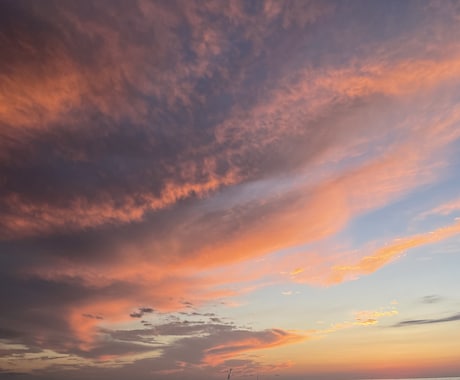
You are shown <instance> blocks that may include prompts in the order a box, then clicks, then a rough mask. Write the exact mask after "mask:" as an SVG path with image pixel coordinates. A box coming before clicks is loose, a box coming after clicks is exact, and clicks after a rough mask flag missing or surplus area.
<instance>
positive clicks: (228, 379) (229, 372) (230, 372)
mask: <svg viewBox="0 0 460 380" xmlns="http://www.w3.org/2000/svg"><path fill="white" fill-rule="evenodd" d="M231 375H232V369H231V368H230V371H228V376H227V380H230V376H231Z"/></svg>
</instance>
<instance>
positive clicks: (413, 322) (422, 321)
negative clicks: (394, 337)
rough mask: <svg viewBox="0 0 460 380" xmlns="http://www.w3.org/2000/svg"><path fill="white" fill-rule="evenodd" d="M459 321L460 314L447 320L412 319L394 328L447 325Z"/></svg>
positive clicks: (446, 318)
mask: <svg viewBox="0 0 460 380" xmlns="http://www.w3.org/2000/svg"><path fill="white" fill-rule="evenodd" d="M459 320H460V314H454V315H451V316H450V317H445V318H434V319H412V320H406V321H401V322H399V323H398V324H396V325H394V327H404V326H414V325H430V324H434V323H447V322H455V321H459Z"/></svg>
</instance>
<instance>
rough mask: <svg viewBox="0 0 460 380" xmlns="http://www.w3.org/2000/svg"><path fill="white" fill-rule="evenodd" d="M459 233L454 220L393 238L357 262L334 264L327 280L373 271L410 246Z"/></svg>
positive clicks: (337, 281)
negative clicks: (432, 229)
mask: <svg viewBox="0 0 460 380" xmlns="http://www.w3.org/2000/svg"><path fill="white" fill-rule="evenodd" d="M459 233H460V223H458V222H456V223H453V224H451V225H449V226H447V227H441V228H439V229H436V230H434V231H430V232H428V233H425V234H420V235H415V236H411V237H406V238H401V239H398V240H395V241H394V242H393V243H391V244H389V245H387V246H385V247H382V248H380V249H378V250H377V251H375V252H374V253H373V254H372V255H367V256H364V257H363V258H362V259H360V260H359V262H358V263H357V264H352V265H338V266H335V267H334V268H333V269H332V274H331V277H330V279H329V281H330V283H333V284H335V283H339V282H342V281H344V280H345V279H346V278H350V277H354V276H357V275H362V274H369V273H373V272H374V271H376V270H378V269H380V268H381V267H382V266H384V265H386V264H387V263H389V262H391V261H392V260H394V259H396V258H398V257H399V256H400V255H402V254H403V253H405V252H406V251H407V250H409V249H411V248H416V247H419V246H422V245H425V244H432V243H435V242H438V241H441V240H444V239H447V238H449V237H452V236H455V235H457V234H459Z"/></svg>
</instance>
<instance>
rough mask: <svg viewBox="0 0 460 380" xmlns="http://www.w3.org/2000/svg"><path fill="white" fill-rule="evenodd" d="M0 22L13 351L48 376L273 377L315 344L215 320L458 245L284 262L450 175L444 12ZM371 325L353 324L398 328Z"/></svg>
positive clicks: (91, 6)
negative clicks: (277, 287)
mask: <svg viewBox="0 0 460 380" xmlns="http://www.w3.org/2000/svg"><path fill="white" fill-rule="evenodd" d="M358 7H359V8H360V9H357V8H358ZM430 7H431V6H430ZM430 7H428V8H430ZM0 8H1V9H0V35H1V36H2V38H1V42H0V43H1V47H2V52H3V53H4V54H3V56H4V57H3V59H2V60H1V62H0V83H1V86H0V136H1V138H0V231H1V232H0V252H1V253H0V283H1V288H2V289H8V291H7V292H2V294H1V295H0V303H1V304H2V306H3V307H2V315H1V316H0V324H1V325H2V326H8V327H7V328H6V327H5V328H2V329H1V330H0V336H1V337H2V338H4V339H6V340H8V342H9V344H18V345H23V346H24V347H27V348H28V350H29V351H28V352H27V355H26V356H24V358H23V359H24V360H29V359H30V360H31V361H32V362H34V363H35V364H34V365H35V366H37V368H43V367H40V366H43V364H37V363H38V361H39V360H40V359H39V358H38V356H33V355H32V354H34V355H35V354H37V355H38V353H39V354H40V355H41V356H40V357H43V358H45V357H47V356H49V355H51V356H52V355H55V357H57V356H58V355H61V354H66V355H69V356H70V357H71V358H70V359H68V361H66V360H62V363H64V364H62V365H63V367H65V366H69V367H70V366H71V367H72V368H75V367H78V366H82V367H83V368H85V370H84V371H89V372H91V371H92V369H91V368H90V367H91V366H96V367H98V366H100V367H103V366H104V365H107V366H116V365H118V366H125V371H126V373H128V371H131V370H133V373H138V372H136V370H135V368H140V370H139V371H140V372H141V373H142V375H143V376H144V377H146V378H149V377H150V376H151V375H152V371H154V374H156V375H155V376H160V378H161V376H166V375H177V376H179V377H180V376H182V377H184V372H185V371H191V372H193V374H194V376H195V375H196V377H197V378H203V377H206V376H203V374H206V375H210V374H211V370H210V369H209V368H211V367H215V368H217V369H218V370H223V369H224V366H226V365H227V364H232V366H233V367H234V368H236V369H238V368H239V369H238V371H239V372H238V371H236V372H237V373H239V374H245V371H247V373H250V374H254V369H255V368H257V366H262V365H263V363H262V362H261V361H260V360H259V359H254V357H250V356H249V353H250V352H253V351H257V350H259V349H265V348H272V347H280V346H284V345H289V344H294V343H297V342H301V341H304V340H305V339H308V336H307V335H308V334H307V335H305V334H303V333H299V332H295V331H287V330H284V329H276V328H269V327H267V329H263V330H257V331H252V330H247V329H244V328H241V327H236V326H232V325H231V324H229V323H226V322H225V321H226V320H225V319H223V318H221V317H220V316H219V315H217V314H212V313H206V312H204V311H203V310H202V309H201V308H202V307H203V306H209V304H211V303H216V304H220V303H221V302H224V301H225V302H227V305H229V304H231V303H232V302H233V304H235V303H236V301H235V300H228V298H229V297H233V296H235V295H241V294H246V293H248V292H251V291H254V289H257V288H258V287H261V286H264V285H265V284H267V283H275V282H281V281H285V280H286V278H285V277H286V275H287V277H288V278H289V280H290V281H296V282H305V283H311V284H330V283H340V282H342V281H345V280H347V279H349V278H353V277H354V276H359V275H362V274H368V273H372V272H373V271H375V270H378V269H379V268H381V267H382V266H383V265H385V264H387V263H388V262H390V261H391V260H393V259H394V258H395V257H397V256H398V255H399V254H401V253H402V252H403V251H404V250H407V249H410V248H412V247H417V246H421V245H422V244H428V243H433V242H437V241H440V240H441V239H445V238H447V237H449V236H453V235H454V234H456V233H457V232H458V226H457V225H452V226H450V227H446V229H440V230H435V231H433V233H432V234H426V235H423V234H420V235H415V236H411V237H407V238H403V239H402V240H400V241H395V242H393V243H392V244H390V245H389V246H387V247H382V248H381V249H379V250H377V251H376V252H374V253H373V254H372V255H370V256H366V257H358V258H357V259H356V260H355V261H354V260H353V259H350V260H349V259H348V256H347V255H343V256H341V255H335V254H333V253H328V252H310V251H308V252H307V253H305V252H302V254H292V255H291V254H285V255H284V254H283V255H281V254H280V255H278V254H279V251H280V250H285V249H288V248H292V247H296V246H299V245H303V244H307V243H311V242H315V241H319V240H321V239H327V238H330V237H331V236H334V235H335V234H337V233H338V232H339V231H341V230H342V229H343V228H345V227H346V226H347V224H348V223H349V222H350V221H351V220H353V218H356V217H357V216H360V215H363V214H365V213H368V212H370V211H373V210H376V209H379V208H381V207H384V206H386V205H388V204H391V203H392V202H395V201H396V200H398V199H401V197H403V196H406V195H408V194H410V193H411V192H413V191H416V190H417V189H418V188H420V186H424V185H426V184H432V183H434V182H435V181H437V180H439V179H440V178H441V177H442V175H443V170H446V168H448V167H449V160H448V159H447V158H446V157H447V154H448V152H449V149H450V144H452V142H454V141H456V140H457V139H458V137H459V130H458V128H456V125H457V124H458V121H459V120H460V109H459V108H458V107H457V95H456V90H457V86H456V84H457V83H456V79H457V78H458V76H459V73H460V58H459V57H460V54H459V46H458V41H457V40H456V39H455V38H453V37H452V36H456V35H457V34H458V33H457V32H458V31H457V27H456V25H457V23H450V22H444V21H445V19H444V18H443V20H444V21H443V22H439V20H440V18H439V14H440V12H441V13H443V12H444V11H443V10H440V9H437V10H436V9H431V10H430V12H427V11H426V9H425V8H424V7H418V6H413V8H412V6H404V7H401V12H398V15H396V16H397V17H396V19H397V20H404V22H401V23H397V24H398V25H397V27H396V26H395V27H393V28H389V27H388V24H387V22H388V21H389V20H390V19H391V20H393V16H395V15H394V14H393V13H392V12H390V13H388V14H387V13H385V12H387V11H388V10H386V11H385V12H382V10H381V9H380V8H378V7H376V6H375V4H371V3H369V4H339V3H337V4H332V3H319V2H310V1H284V2H277V1H263V2H262V1H254V2H251V3H250V4H249V3H247V2H246V1H232V2H229V3H218V2H213V1H209V2H208V1H204V2H195V1H187V2H176V1H169V2H150V1H143V0H139V1H130V2H128V1H117V2H112V1H106V0H102V1H98V2H92V1H87V2H84V3H83V2H59V1H53V0H44V1H43V2H41V3H40V4H34V3H31V2H27V1H22V0H17V1H9V0H7V1H4V2H2V4H1V5H0ZM422 8H423V9H422ZM385 9H386V8H385ZM369 15H370V16H371V17H367V16H369ZM399 17H401V18H399ZM444 17H448V19H447V20H451V21H452V19H455V20H456V19H457V18H458V14H457V13H455V12H453V11H452V12H448V14H447V15H445V16H444ZM344 20H346V21H344ZM349 20H355V21H354V22H348V21H349ZM406 21H407V22H406ZM392 22H393V21H392ZM377 29H378V30H381V31H382V30H384V31H385V33H382V34H379V33H377V32H374V30H377ZM440 40H441V41H443V43H439V41H440ZM358 47H359V48H358ZM456 207H457V205H455V204H451V205H446V206H444V208H442V209H436V210H435V211H434V212H437V213H441V214H444V213H448V212H451V211H453V210H455V208H456ZM262 258H263V259H265V262H263V261H258V262H257V263H255V260H260V259H262ZM348 261H350V262H348ZM331 268H333V269H332V274H331ZM280 272H281V273H280ZM256 282H257V284H255V283H256ZM284 294H285V295H288V292H285V293H284ZM187 300H191V301H193V302H191V301H187ZM139 305H152V307H150V306H139ZM178 312H182V313H186V314H181V315H182V316H183V317H184V318H185V317H186V318H187V321H188V323H186V321H185V320H183V319H180V317H177V315H176V314H175V313H178ZM366 313H367V314H366ZM366 313H364V312H362V313H361V314H360V315H359V317H357V319H356V320H354V321H353V322H350V323H351V324H352V325H353V324H373V323H375V321H377V320H378V318H379V317H381V316H383V315H379V314H378V312H366ZM382 313H385V311H383V312H382ZM163 314H164V315H168V316H169V317H171V318H173V317H174V318H175V317H177V318H179V320H175V321H173V322H171V321H170V322H169V323H163V324H158V323H156V322H155V321H156V318H161V315H163ZM385 316H387V315H385ZM388 316H389V315H388ZM141 318H142V320H138V319H141ZM154 320H155V321H154ZM120 325H129V326H131V327H132V328H131V329H130V330H121V329H120V328H119V326H120ZM139 326H141V327H139ZM165 337H167V338H168V339H170V341H167V339H166V338H165ZM50 353H51V354H50ZM148 354H151V355H154V356H155V355H158V357H159V358H156V357H154V358H149V359H146V357H145V356H143V355H148ZM72 360H73V361H75V362H72ZM106 360H107V362H106ZM43 361H48V360H45V359H43ZM18 363H19V361H18ZM72 363H73V364H72ZM107 363H108V364H107ZM150 365H152V367H151V368H148V367H149V366H150ZM278 365H279V368H284V367H283V366H286V365H288V363H284V362H283V363H279V364H274V368H278V367H277V366H278ZM136 366H139V367H136ZM143 366H145V368H144V367H143ZM134 367H135V368H134ZM266 367H267V368H269V367H270V366H269V365H266ZM80 369H81V368H80ZM95 371H96V370H95ZM200 371H203V372H200ZM58 372H59V371H58ZM96 372H97V371H96ZM121 373H123V374H126V373H125V372H121ZM110 374H111V375H113V372H110ZM46 375H49V373H46ZM116 375H117V376H121V375H119V374H116ZM61 377H62V376H61ZM125 377H127V376H125ZM185 377H187V378H190V377H189V376H185ZM45 378H46V376H45Z"/></svg>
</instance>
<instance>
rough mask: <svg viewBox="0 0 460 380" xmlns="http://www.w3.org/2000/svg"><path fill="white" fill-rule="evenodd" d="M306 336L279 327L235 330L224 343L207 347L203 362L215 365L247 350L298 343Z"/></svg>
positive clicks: (306, 337)
mask: <svg viewBox="0 0 460 380" xmlns="http://www.w3.org/2000/svg"><path fill="white" fill-rule="evenodd" d="M308 338H309V336H307V335H304V334H299V333H297V332H290V331H285V330H281V329H271V330H265V331H256V332H250V331H247V332H246V331H236V332H234V336H232V338H231V339H229V340H228V341H226V342H225V343H224V344H221V345H217V346H214V347H211V348H209V349H207V350H206V352H205V359H204V362H205V363H206V364H207V365H211V366H216V365H218V364H220V363H222V362H224V361H225V360H228V359H230V358H232V359H234V358H235V357H238V356H239V355H241V354H243V353H246V352H249V351H256V350H263V349H267V348H273V347H278V346H283V345H287V344H294V343H300V342H303V341H305V340H307V339H308Z"/></svg>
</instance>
